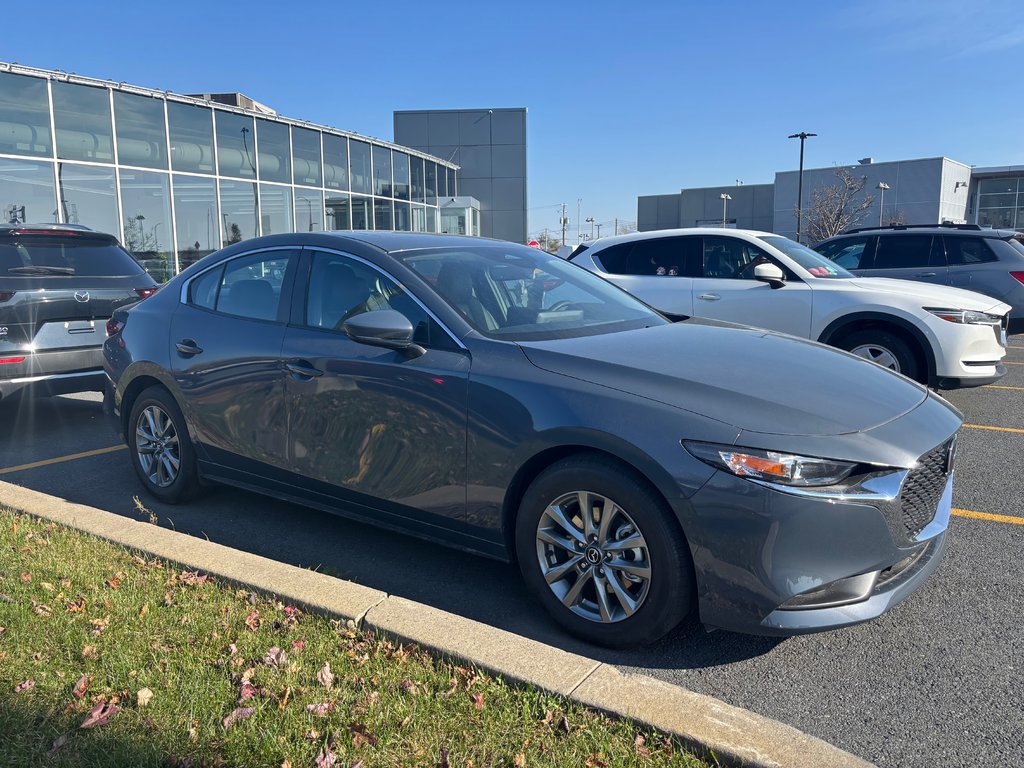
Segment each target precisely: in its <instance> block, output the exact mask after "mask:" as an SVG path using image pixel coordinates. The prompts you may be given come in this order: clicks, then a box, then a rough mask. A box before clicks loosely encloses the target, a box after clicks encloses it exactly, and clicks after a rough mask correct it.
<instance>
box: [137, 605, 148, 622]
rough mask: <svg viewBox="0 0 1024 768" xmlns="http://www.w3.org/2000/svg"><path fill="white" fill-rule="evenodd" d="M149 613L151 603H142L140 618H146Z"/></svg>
mask: <svg viewBox="0 0 1024 768" xmlns="http://www.w3.org/2000/svg"><path fill="white" fill-rule="evenodd" d="M147 613H149V603H144V604H143V605H142V610H141V611H139V618H140V619H144V618H146V614H147Z"/></svg>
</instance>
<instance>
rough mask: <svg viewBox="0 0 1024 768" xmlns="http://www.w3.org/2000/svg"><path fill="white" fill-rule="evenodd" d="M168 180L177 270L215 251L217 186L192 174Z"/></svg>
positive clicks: (217, 227) (216, 242) (216, 238)
mask: <svg viewBox="0 0 1024 768" xmlns="http://www.w3.org/2000/svg"><path fill="white" fill-rule="evenodd" d="M172 182H173V183H174V216H175V224H176V228H175V229H176V232H177V237H178V244H177V250H178V269H185V267H187V266H189V265H190V264H194V263H195V262H197V261H199V259H201V258H203V256H206V255H207V254H209V253H212V252H213V251H215V250H217V247H218V240H219V234H218V232H219V224H218V221H219V219H218V217H217V188H216V186H215V182H214V180H213V179H204V178H201V177H196V176H175V177H174V178H173V179H172Z"/></svg>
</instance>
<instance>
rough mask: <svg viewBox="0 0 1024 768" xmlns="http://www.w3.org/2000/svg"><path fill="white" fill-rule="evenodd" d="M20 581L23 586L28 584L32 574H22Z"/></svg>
mask: <svg viewBox="0 0 1024 768" xmlns="http://www.w3.org/2000/svg"><path fill="white" fill-rule="evenodd" d="M21 581H22V583H24V584H28V583H29V582H30V581H32V574H31V573H30V572H29V571H24V572H22V574H21Z"/></svg>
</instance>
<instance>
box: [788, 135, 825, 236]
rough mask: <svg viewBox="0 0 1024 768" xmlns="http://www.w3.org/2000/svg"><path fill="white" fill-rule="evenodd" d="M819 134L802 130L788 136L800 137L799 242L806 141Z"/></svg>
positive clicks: (797, 225)
mask: <svg viewBox="0 0 1024 768" xmlns="http://www.w3.org/2000/svg"><path fill="white" fill-rule="evenodd" d="M817 135H818V134H816V133H807V131H800V133H794V134H791V135H790V136H789V137H788V138H790V139H800V181H799V184H798V186H797V193H796V197H797V201H796V241H797V242H798V243H799V242H800V218H801V216H802V214H803V212H804V142H805V141H806V140H807V139H809V138H811V136H817Z"/></svg>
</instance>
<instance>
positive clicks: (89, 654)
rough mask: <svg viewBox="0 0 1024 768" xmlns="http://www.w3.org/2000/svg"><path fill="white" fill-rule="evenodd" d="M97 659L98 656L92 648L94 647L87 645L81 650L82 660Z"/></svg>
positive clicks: (94, 648) (94, 647)
mask: <svg viewBox="0 0 1024 768" xmlns="http://www.w3.org/2000/svg"><path fill="white" fill-rule="evenodd" d="M99 657H100V655H99V653H98V652H97V651H96V646H94V645H87V646H85V647H83V648H82V658H83V659H98V658H99Z"/></svg>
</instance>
